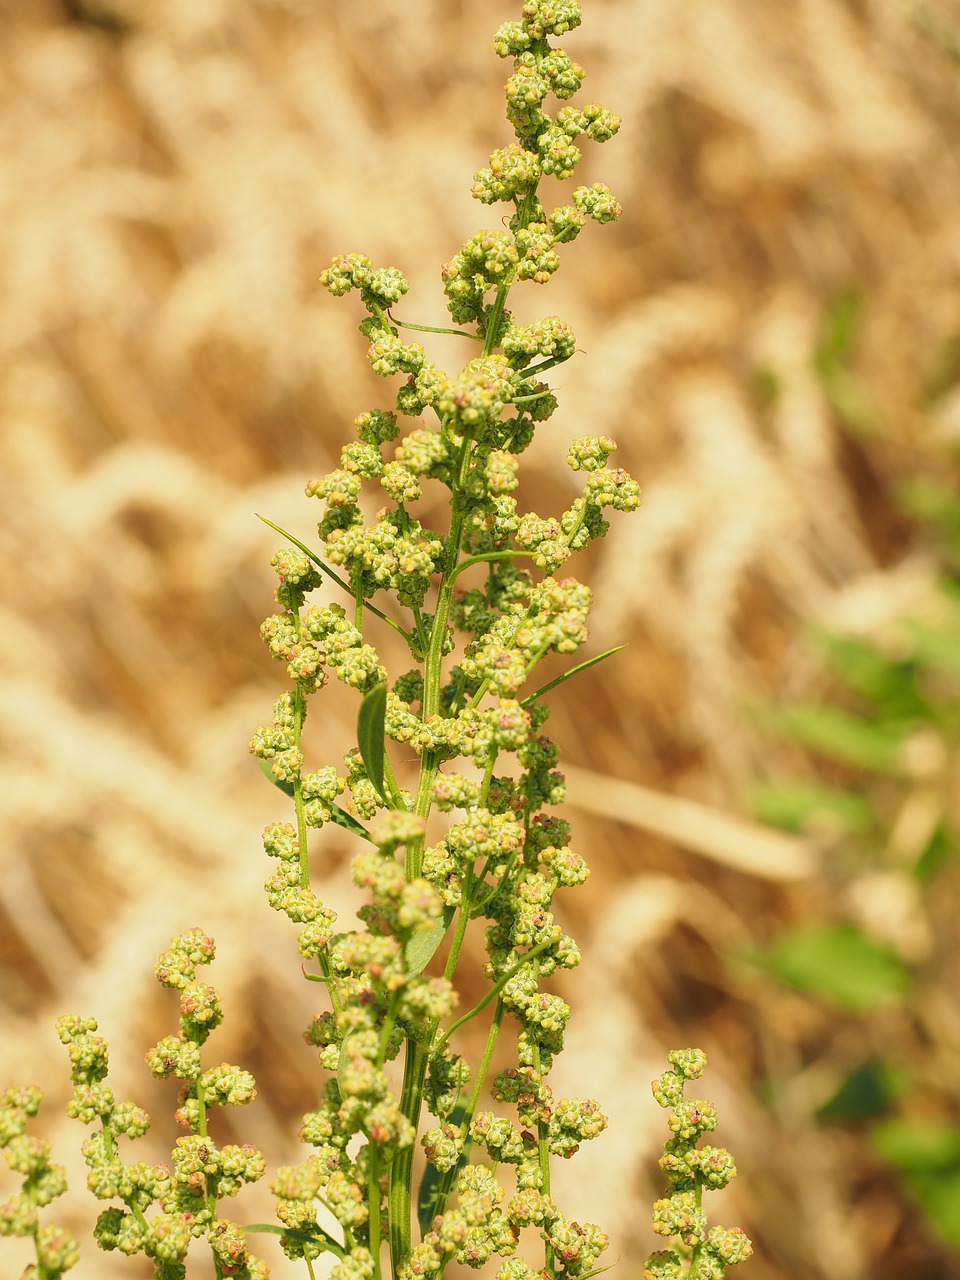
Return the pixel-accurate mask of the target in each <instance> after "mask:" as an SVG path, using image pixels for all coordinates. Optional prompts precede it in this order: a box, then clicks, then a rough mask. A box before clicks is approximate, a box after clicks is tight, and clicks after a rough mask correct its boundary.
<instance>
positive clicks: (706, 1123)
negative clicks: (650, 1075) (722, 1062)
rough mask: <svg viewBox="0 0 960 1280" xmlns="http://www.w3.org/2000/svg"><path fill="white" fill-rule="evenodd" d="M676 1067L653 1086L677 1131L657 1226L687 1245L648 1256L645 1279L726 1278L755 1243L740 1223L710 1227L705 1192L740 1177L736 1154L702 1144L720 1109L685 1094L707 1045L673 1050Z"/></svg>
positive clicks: (666, 1156)
mask: <svg viewBox="0 0 960 1280" xmlns="http://www.w3.org/2000/svg"><path fill="white" fill-rule="evenodd" d="M667 1061H668V1062H669V1063H670V1069H669V1070H667V1071H665V1072H664V1073H663V1075H661V1076H660V1077H659V1078H658V1079H657V1080H654V1081H653V1083H652V1085H651V1088H652V1090H653V1096H654V1097H655V1098H656V1100H657V1102H658V1103H659V1104H660V1106H661V1107H665V1108H667V1109H668V1111H669V1115H668V1117H667V1125H668V1127H669V1129H670V1131H671V1133H672V1134H673V1137H672V1138H670V1139H669V1140H668V1141H667V1142H666V1143H665V1144H664V1151H663V1156H662V1157H661V1159H660V1167H661V1169H663V1171H664V1173H666V1175H667V1177H668V1178H669V1180H670V1185H671V1191H670V1194H669V1195H667V1196H665V1197H664V1198H663V1199H662V1200H658V1201H657V1202H656V1204H655V1205H654V1206H653V1229H654V1231H655V1232H656V1233H657V1234H658V1235H661V1236H666V1237H668V1238H669V1237H672V1236H677V1237H678V1238H679V1240H680V1242H681V1244H682V1246H684V1248H683V1250H682V1252H681V1251H678V1250H676V1249H661V1250H658V1251H657V1252H656V1253H653V1254H651V1255H650V1257H649V1258H648V1259H647V1265H646V1270H645V1271H644V1277H645V1280H684V1278H685V1277H686V1278H687V1280H723V1278H724V1276H726V1274H727V1268H728V1267H730V1266H732V1265H733V1264H734V1263H737V1262H745V1261H746V1259H747V1258H749V1257H750V1255H751V1253H752V1252H753V1248H752V1245H751V1244H750V1241H749V1239H748V1238H747V1236H746V1235H745V1234H744V1232H743V1231H742V1230H741V1229H740V1228H739V1227H737V1228H732V1227H710V1226H709V1225H708V1223H707V1214H706V1210H705V1209H704V1208H703V1204H702V1196H703V1192H704V1191H705V1190H707V1191H718V1190H720V1189H721V1188H723V1187H725V1186H726V1185H727V1183H728V1182H729V1181H730V1180H731V1178H734V1177H736V1173H737V1170H736V1166H735V1165H734V1163H733V1156H732V1155H731V1154H730V1152H729V1151H727V1150H725V1149H724V1148H723V1147H712V1146H702V1147H701V1146H698V1145H697V1142H698V1139H699V1138H700V1137H701V1135H702V1134H704V1133H708V1132H712V1131H713V1130H714V1129H716V1127H717V1110H716V1107H714V1106H713V1104H712V1103H710V1102H704V1101H689V1100H687V1099H685V1098H684V1096H683V1094H684V1086H685V1085H686V1083H687V1081H688V1080H699V1078H700V1077H701V1076H702V1075H703V1071H704V1068H705V1067H706V1065H707V1056H706V1054H705V1053H704V1052H703V1050H702V1049H674V1050H672V1051H671V1052H670V1053H668V1054H667Z"/></svg>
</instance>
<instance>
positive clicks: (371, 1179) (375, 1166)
mask: <svg viewBox="0 0 960 1280" xmlns="http://www.w3.org/2000/svg"><path fill="white" fill-rule="evenodd" d="M367 1151H368V1153H369V1155H368V1161H369V1164H368V1169H367V1213H368V1219H367V1221H368V1224H369V1227H370V1242H369V1245H368V1247H369V1249H370V1256H371V1257H372V1258H373V1280H380V1148H379V1147H378V1146H377V1144H376V1143H375V1142H369V1143H368V1144H367Z"/></svg>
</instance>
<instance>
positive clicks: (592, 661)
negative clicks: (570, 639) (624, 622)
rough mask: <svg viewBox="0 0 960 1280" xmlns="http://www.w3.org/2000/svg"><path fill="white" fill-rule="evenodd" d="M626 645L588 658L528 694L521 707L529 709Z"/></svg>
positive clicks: (616, 646)
mask: <svg viewBox="0 0 960 1280" xmlns="http://www.w3.org/2000/svg"><path fill="white" fill-rule="evenodd" d="M625 648H626V645H622V644H616V645H614V646H613V648H612V649H607V650H606V651H605V652H604V653H598V654H597V655H596V656H595V657H593V658H588V659H587V660H586V662H581V663H579V664H578V665H577V666H575V667H571V668H570V670H569V671H564V673H563V675H562V676H557V678H556V679H555V680H550V681H548V682H547V683H546V684H544V685H541V686H540V688H539V689H537V690H536V691H535V692H534V693H531V694H528V695H527V697H526V698H523V699H521V702H520V705H521V707H529V706H530V704H531V702H536V700H537V699H538V698H542V697H543V695H544V694H545V693H549V692H550V690H551V689H555V688H556V687H557V685H558V684H563V683H564V681H565V680H569V679H570V677H571V676H575V675H578V674H579V673H580V672H581V671H586V670H587V669H588V668H589V667H595V666H596V665H597V663H598V662H603V661H604V659H606V658H612V657H613V655H614V654H615V653H619V652H620V650H621V649H625Z"/></svg>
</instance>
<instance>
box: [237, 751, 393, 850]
mask: <svg viewBox="0 0 960 1280" xmlns="http://www.w3.org/2000/svg"><path fill="white" fill-rule="evenodd" d="M260 772H261V773H262V774H263V776H264V777H265V778H266V779H267V780H268V781H269V782H272V783H273V785H274V786H275V787H279V788H280V790H281V791H282V792H283V794H284V795H285V796H290V797H291V798H292V797H294V796H295V795H296V792H295V791H294V787H293V783H292V782H281V781H280V779H279V778H278V777H277V776H276V775H275V774H274V772H273V770H272V769H271V768H270V761H269V760H261V761H260ZM330 821H331V822H335V823H336V824H337V826H338V827H343V829H344V831H349V832H350V834H351V835H354V836H360V837H361V839H363V840H369V841H370V843H371V844H373V843H374V841H373V840H371V839H370V833H369V831H368V830H367V828H366V827H365V826H364V825H363V823H361V822H358V821H357V820H356V818H355V817H354V816H353V814H351V813H347V811H346V809H341V808H340V806H339V805H338V804H332V805H331V806H330Z"/></svg>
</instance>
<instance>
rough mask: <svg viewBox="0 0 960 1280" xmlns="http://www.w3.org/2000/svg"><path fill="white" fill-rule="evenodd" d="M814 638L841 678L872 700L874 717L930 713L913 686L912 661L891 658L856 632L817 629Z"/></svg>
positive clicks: (908, 717) (902, 716) (915, 715)
mask: <svg viewBox="0 0 960 1280" xmlns="http://www.w3.org/2000/svg"><path fill="white" fill-rule="evenodd" d="M817 641H818V643H819V645H820V647H821V648H822V649H823V651H824V653H825V655H826V658H827V661H828V662H829V664H830V666H831V668H832V669H833V670H834V671H835V672H836V673H837V674H838V675H839V676H840V677H841V678H842V679H843V681H844V682H845V683H846V684H847V685H848V686H849V687H850V688H851V689H854V690H856V692H857V693H859V694H861V695H862V696H863V697H864V698H868V699H869V700H870V701H871V702H873V703H875V704H876V716H877V718H878V719H880V720H885V719H890V718H892V719H895V720H907V719H916V718H921V719H922V718H925V717H926V716H928V715H929V714H930V708H929V707H928V705H927V703H926V702H925V701H924V699H923V698H922V697H921V695H920V693H919V691H918V689H917V686H916V670H915V668H914V664H913V662H912V661H899V662H896V661H892V660H891V659H890V658H887V657H886V656H885V655H884V654H882V653H880V651H879V650H878V649H877V648H876V646H875V645H873V644H871V643H870V641H869V640H861V639H860V638H859V637H857V636H845V635H839V634H836V633H834V632H830V631H821V632H820V633H819V634H818V636H817Z"/></svg>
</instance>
